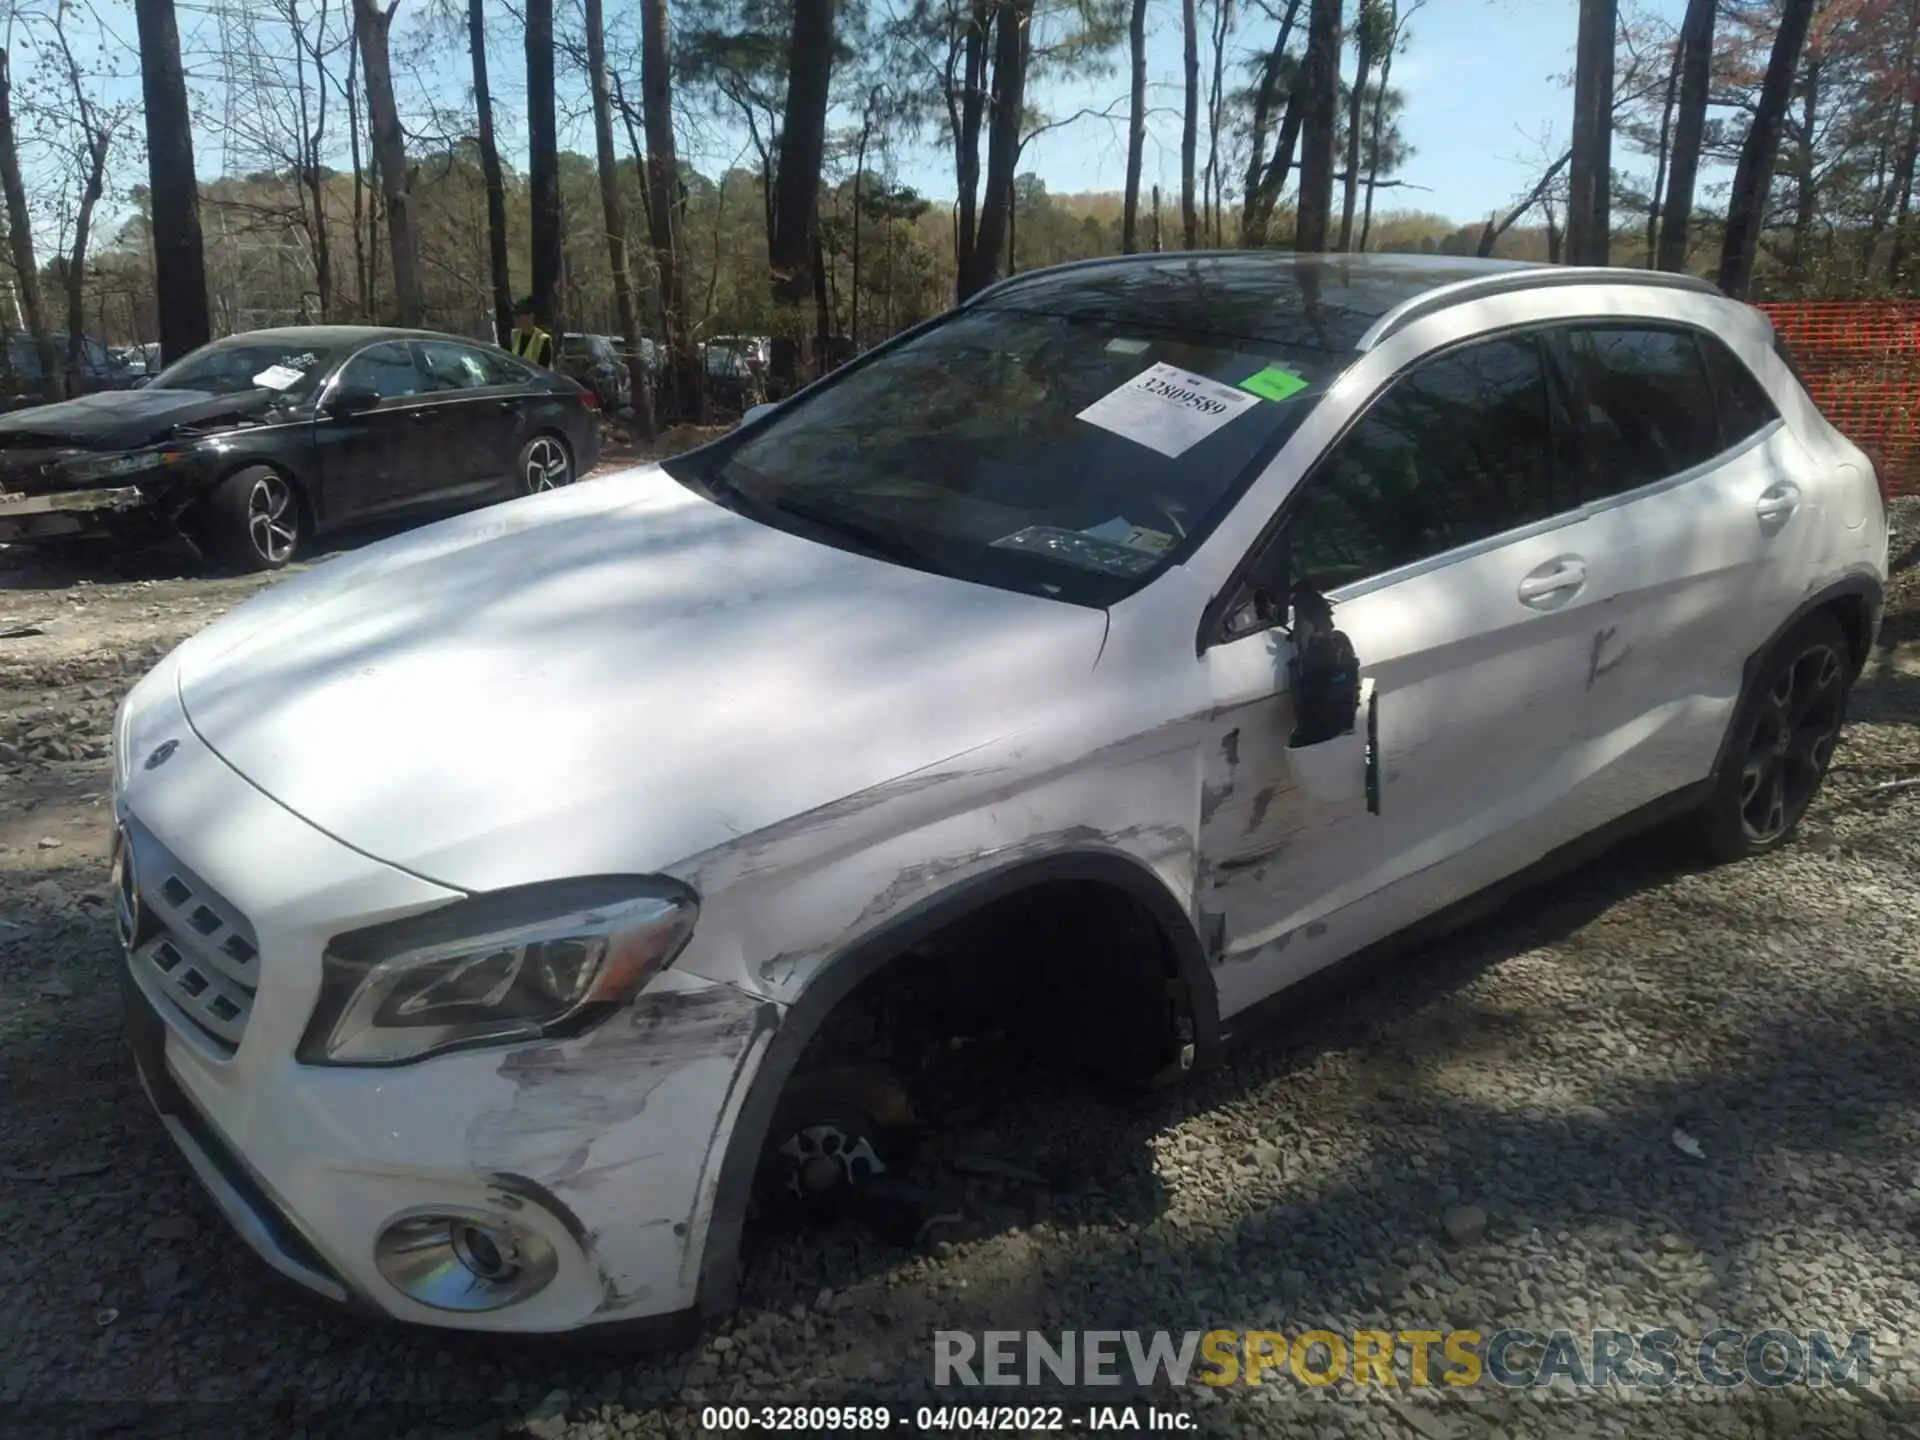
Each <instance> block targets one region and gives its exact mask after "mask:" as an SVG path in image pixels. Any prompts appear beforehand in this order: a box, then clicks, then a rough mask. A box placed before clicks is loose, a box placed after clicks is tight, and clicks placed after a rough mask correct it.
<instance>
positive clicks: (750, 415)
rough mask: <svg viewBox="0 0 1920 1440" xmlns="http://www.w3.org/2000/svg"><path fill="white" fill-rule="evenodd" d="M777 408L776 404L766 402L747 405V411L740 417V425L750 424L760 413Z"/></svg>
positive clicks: (764, 413)
mask: <svg viewBox="0 0 1920 1440" xmlns="http://www.w3.org/2000/svg"><path fill="white" fill-rule="evenodd" d="M777 408H778V407H777V406H773V405H766V404H762V405H749V406H748V407H747V413H746V414H744V415H742V416H741V417H740V423H741V424H742V425H751V424H753V422H754V421H756V420H758V419H759V418H760V417H761V416H762V415H766V414H769V413H770V412H772V411H773V410H775V409H777Z"/></svg>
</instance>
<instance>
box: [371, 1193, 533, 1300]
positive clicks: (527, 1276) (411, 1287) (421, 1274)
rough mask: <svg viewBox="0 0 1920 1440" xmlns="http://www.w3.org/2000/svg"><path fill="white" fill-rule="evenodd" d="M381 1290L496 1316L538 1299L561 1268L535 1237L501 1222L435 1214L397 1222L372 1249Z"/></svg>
mask: <svg viewBox="0 0 1920 1440" xmlns="http://www.w3.org/2000/svg"><path fill="white" fill-rule="evenodd" d="M373 1263H374V1265H375V1267H376V1268H377V1269H378V1270H379V1271H380V1274H381V1275H382V1276H383V1277H384V1278H385V1279H386V1282H387V1283H388V1284H389V1285H391V1286H393V1288H394V1289H396V1290H398V1291H399V1292H400V1293H401V1294H402V1295H404V1296H406V1297H407V1298H408V1299H409V1300H412V1301H414V1302H416V1303H418V1304H421V1305H426V1306H429V1307H431V1308H432V1309H435V1310H465V1311H475V1310H498V1309H499V1308H500V1307H501V1306H503V1305H511V1304H513V1303H515V1302H516V1301H519V1300H525V1299H526V1298H527V1297H528V1296H530V1295H534V1294H537V1293H539V1292H540V1291H541V1290H542V1289H544V1288H545V1287H546V1285H547V1283H548V1282H549V1281H550V1280H552V1279H553V1276H554V1272H555V1270H556V1269H558V1268H559V1260H558V1257H556V1256H555V1255H554V1253H553V1246H551V1245H549V1244H548V1243H547V1241H546V1239H545V1238H544V1237H543V1236H542V1235H541V1234H540V1233H539V1232H538V1231H537V1230H531V1229H528V1228H527V1227H526V1226H524V1225H522V1224H520V1223H519V1222H517V1221H515V1220H512V1219H510V1218H508V1217H507V1216H505V1215H493V1214H488V1213H485V1212H483V1211H478V1210H435V1211H420V1212H416V1213H414V1214H411V1215H402V1216H400V1217H399V1218H398V1219H396V1220H394V1221H392V1222H391V1223H390V1224H388V1226H387V1228H386V1229H385V1230H383V1231H381V1232H380V1238H379V1239H378V1240H376V1241H375V1242H374V1246H373Z"/></svg>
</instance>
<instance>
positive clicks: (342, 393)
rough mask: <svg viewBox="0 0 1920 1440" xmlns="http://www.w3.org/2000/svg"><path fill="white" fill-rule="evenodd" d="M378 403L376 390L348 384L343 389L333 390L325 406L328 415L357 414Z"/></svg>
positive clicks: (378, 394) (378, 395) (378, 396)
mask: <svg viewBox="0 0 1920 1440" xmlns="http://www.w3.org/2000/svg"><path fill="white" fill-rule="evenodd" d="M379 403H380V392H379V391H378V390H369V389H368V388H366V387H365V386H363V385H349V386H347V387H346V388H345V389H342V390H336V391H334V392H333V394H332V396H331V397H330V398H329V399H328V400H327V407H326V408H327V413H328V414H329V415H358V414H360V413H361V412H362V411H366V410H371V409H373V407H374V406H376V405H378V404H379Z"/></svg>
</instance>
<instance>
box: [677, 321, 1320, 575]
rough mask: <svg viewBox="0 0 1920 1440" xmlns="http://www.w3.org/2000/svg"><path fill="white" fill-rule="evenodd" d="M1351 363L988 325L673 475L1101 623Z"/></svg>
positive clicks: (803, 525) (1263, 346)
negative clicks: (1092, 611) (1103, 609)
mask: <svg viewBox="0 0 1920 1440" xmlns="http://www.w3.org/2000/svg"><path fill="white" fill-rule="evenodd" d="M1348 358H1349V357H1346V356H1343V355H1338V354H1335V353H1333V352H1331V351H1329V350H1320V349H1308V348H1305V347H1299V346H1287V345H1284V344H1275V343H1272V342H1267V341H1257V340H1241V339H1236V338H1232V337H1228V336H1214V335H1206V334H1197V333H1169V332H1167V331H1165V330H1164V329H1160V328H1158V327H1154V328H1147V327H1130V326H1129V325H1128V324H1127V322H1126V321H1125V320H1124V319H1123V318H1109V317H1104V316H1103V317H1087V316H1068V315H1059V314H1052V313H1040V312H1035V311H1028V310H1016V309H1010V308H983V309H980V310H973V311H967V312H963V313H961V314H960V315H957V316H956V317H954V318H953V319H952V320H950V321H948V322H947V323H945V324H942V325H939V326H936V327H935V328H933V329H931V330H929V331H927V332H925V333H924V334H921V335H919V336H917V337H915V338H914V339H912V340H910V341H908V342H906V343H905V344H903V345H901V346H900V347H899V348H897V349H894V350H890V351H886V352H883V353H881V354H878V355H876V356H874V357H873V358H872V360H871V361H870V362H868V363H866V364H864V365H862V366H859V367H857V368H855V369H852V370H850V371H848V372H846V373H845V374H844V375H843V376H842V377H840V378H839V379H837V380H835V381H833V382H831V383H829V384H828V385H826V386H823V387H821V388H820V389H819V390H817V391H816V392H815V393H814V394H813V395H811V396H809V397H807V398H806V399H804V400H801V401H799V402H797V403H796V404H794V405H792V406H790V407H788V408H787V410H786V411H785V412H782V413H776V414H775V415H774V416H773V417H771V418H770V420H769V421H768V422H767V423H766V424H765V425H764V426H756V427H754V428H752V429H750V430H748V431H745V432H743V434H742V436H741V437H740V439H739V440H738V442H737V443H725V442H723V444H722V445H720V446H716V447H713V448H711V449H709V450H707V451H705V452H703V453H702V454H701V455H700V456H698V457H688V460H686V461H683V462H679V463H678V464H676V465H670V466H669V469H670V470H671V471H672V473H674V474H676V475H677V476H679V477H680V478H681V479H683V480H686V481H690V482H693V483H696V484H698V485H700V486H702V487H703V488H704V489H705V490H706V491H707V492H708V493H709V494H711V495H712V496H713V497H714V498H715V499H716V500H718V501H719V502H720V503H722V504H726V505H729V506H731V507H732V508H734V509H737V510H740V511H741V512H742V513H746V514H749V515H751V516H753V517H754V518H756V519H760V520H763V521H765V522H766V523H768V524H772V525H776V526H780V527H781V528H786V529H792V530H795V531H798V532H802V533H807V534H809V535H812V536H814V537H816V538H820V539H824V540H826V541H828V542H829V543H835V544H840V545H842V546H843V547H844V548H848V549H856V550H864V551H866V552H868V553H871V554H876V555H880V556H882V557H884V558H887V559H890V560H895V561H898V562H900V563H903V564H908V565H913V566H916V567H917V568H920V569H925V570H931V571H935V572H937V573H941V574H948V575H953V576H955V577H957V578H961V579H966V580H972V581H977V582H979V583H982V584H988V585H998V586H1001V587H1003V588H1008V589H1017V590H1024V591H1027V592H1029V593H1034V594H1041V595H1047V596H1050V597H1054V598H1058V599H1061V600H1066V601H1071V602H1074V603H1079V604H1086V605H1109V604H1112V603H1114V602H1115V601H1116V600H1119V599H1121V598H1122V597H1124V596H1125V595H1127V594H1129V593H1131V592H1132V591H1134V590H1136V589H1138V588H1140V587H1141V586H1142V585H1144V584H1146V583H1147V582H1148V581H1149V580H1151V579H1152V578H1153V576H1154V575H1156V574H1158V573H1159V572H1160V571H1161V570H1162V569H1163V568H1165V567H1166V566H1167V565H1169V564H1173V563H1177V562H1179V561H1180V560H1182V559H1184V558H1185V556H1186V555H1187V554H1189V553H1190V552H1191V551H1192V549H1193V548H1194V547H1196V546H1197V545H1198V544H1199V543H1200V541H1201V540H1203V539H1204V538H1205V537H1206V535H1207V533H1208V532H1210V531H1211V530H1212V529H1213V527H1214V526H1215V525H1216V524H1218V523H1219V521H1220V519H1221V518H1222V516H1224V514H1225V513H1226V511H1227V510H1228V508H1230V507H1231V505H1232V504H1233V502H1234V500H1235V499H1237V498H1238V495H1239V493H1240V491H1241V490H1242V489H1243V488H1244V487H1245V485H1246V484H1247V483H1249V482H1250V481H1251V479H1252V477H1253V475H1254V473H1256V471H1257V467H1258V466H1259V465H1260V464H1263V463H1265V461H1266V460H1267V459H1268V458H1270V457H1271V456H1272V454H1273V453H1274V452H1275V451H1276V450H1277V449H1278V447H1279V445H1280V443H1281V442H1282V441H1283V440H1284V439H1285V438H1286V436H1287V435H1289V434H1291V433H1292V431H1293V429H1294V428H1295V427H1296V426H1297V425H1298V424H1299V422H1300V420H1301V419H1302V418H1303V416H1304V415H1305V414H1306V412H1307V411H1308V410H1309V409H1310V408H1311V406H1312V405H1313V403H1314V401H1315V399H1316V397H1317V396H1318V395H1319V394H1320V393H1321V391H1322V390H1324V388H1325V386H1326V384H1327V383H1329V382H1330V381H1331V380H1332V379H1333V378H1334V376H1335V374H1336V373H1337V372H1338V370H1339V369H1341V368H1343V366H1344V364H1345V361H1346V360H1347V359H1348Z"/></svg>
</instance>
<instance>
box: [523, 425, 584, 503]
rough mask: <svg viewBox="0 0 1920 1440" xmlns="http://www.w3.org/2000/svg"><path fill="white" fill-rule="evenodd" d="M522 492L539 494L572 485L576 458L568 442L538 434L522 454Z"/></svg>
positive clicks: (528, 443) (524, 448)
mask: <svg viewBox="0 0 1920 1440" xmlns="http://www.w3.org/2000/svg"><path fill="white" fill-rule="evenodd" d="M519 474H520V489H521V492H522V493H523V494H527V495H538V494H540V493H541V492H542V491H543V490H558V489H559V488H560V487H561V486H562V485H571V484H572V483H573V457H572V456H571V455H569V454H568V453H567V446H566V442H565V441H563V440H560V439H557V438H556V437H554V436H552V435H536V436H534V437H533V439H531V440H529V441H528V442H527V443H526V444H525V445H524V446H523V447H522V448H521V451H520V471H519Z"/></svg>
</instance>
